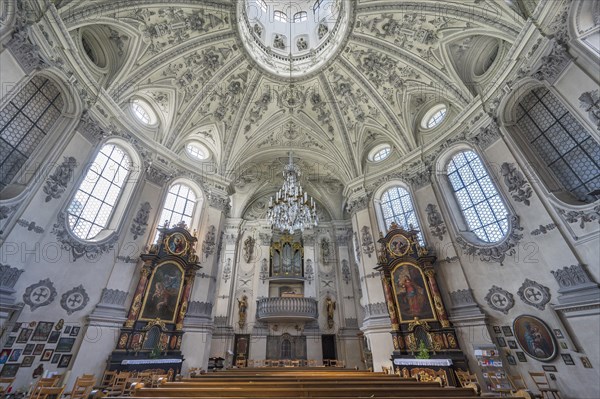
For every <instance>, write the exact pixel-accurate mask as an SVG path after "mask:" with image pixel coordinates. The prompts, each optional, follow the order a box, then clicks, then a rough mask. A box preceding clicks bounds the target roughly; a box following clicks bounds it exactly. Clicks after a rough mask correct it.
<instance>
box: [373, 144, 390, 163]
mask: <svg viewBox="0 0 600 399" xmlns="http://www.w3.org/2000/svg"><path fill="white" fill-rule="evenodd" d="M391 152H392V146H391V145H389V144H381V145H378V146H377V147H375V148H373V149H372V150H371V152H369V157H368V158H369V161H371V162H381V161H383V160H384V159H386V158H387V157H389V156H390V153H391Z"/></svg>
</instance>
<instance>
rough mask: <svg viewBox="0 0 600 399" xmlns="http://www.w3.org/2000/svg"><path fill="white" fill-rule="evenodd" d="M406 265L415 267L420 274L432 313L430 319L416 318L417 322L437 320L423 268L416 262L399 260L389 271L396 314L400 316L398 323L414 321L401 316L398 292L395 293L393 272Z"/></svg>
mask: <svg viewBox="0 0 600 399" xmlns="http://www.w3.org/2000/svg"><path fill="white" fill-rule="evenodd" d="M406 265H408V266H412V267H414V268H416V269H417V270H418V271H419V273H420V274H421V278H422V279H423V285H424V286H425V287H424V288H425V292H426V293H427V299H428V302H429V306H430V309H431V314H433V318H432V319H418V321H419V322H428V321H438V319H437V314H436V311H435V306H434V304H433V300H432V297H431V292H430V291H429V284H427V277H426V276H425V273H423V270H422V269H421V267H420V266H419V265H418V264H416V263H411V262H399V263H397V264H396V265H394V267H393V268H392V269H391V273H390V276H391V279H390V282H391V284H392V290H393V291H394V301H395V302H396V310H397V311H398V316H399V318H400V323H401V324H407V323H414V322H415V319H414V318H413V319H408V320H405V319H403V318H402V312H401V310H400V303H398V293H397V290H396V282H395V280H394V273H395V272H396V270H397V269H398V268H400V267H402V266H406Z"/></svg>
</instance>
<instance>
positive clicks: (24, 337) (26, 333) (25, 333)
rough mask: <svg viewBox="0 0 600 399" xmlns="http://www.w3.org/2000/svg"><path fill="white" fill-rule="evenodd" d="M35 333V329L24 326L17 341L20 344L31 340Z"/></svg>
mask: <svg viewBox="0 0 600 399" xmlns="http://www.w3.org/2000/svg"><path fill="white" fill-rule="evenodd" d="M32 333H33V330H32V329H31V328H24V329H22V330H21V333H20V334H19V338H17V343H18V344H24V343H26V342H27V341H29V337H31V334H32Z"/></svg>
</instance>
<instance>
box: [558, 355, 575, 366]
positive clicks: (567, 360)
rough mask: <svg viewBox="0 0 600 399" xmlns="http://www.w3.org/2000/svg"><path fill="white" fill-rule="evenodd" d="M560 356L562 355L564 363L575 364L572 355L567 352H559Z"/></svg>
mask: <svg viewBox="0 0 600 399" xmlns="http://www.w3.org/2000/svg"><path fill="white" fill-rule="evenodd" d="M561 356H562V359H563V362H565V364H566V365H567V366H575V362H574V361H573V357H572V356H571V355H570V354H569V353H561Z"/></svg>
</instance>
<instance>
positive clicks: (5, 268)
mask: <svg viewBox="0 0 600 399" xmlns="http://www.w3.org/2000/svg"><path fill="white" fill-rule="evenodd" d="M24 271H25V270H24V269H17V268H16V267H11V266H9V265H3V264H2V263H0V287H2V288H9V289H13V288H14V287H15V284H16V283H17V281H18V280H19V277H21V274H23V272H24Z"/></svg>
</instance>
